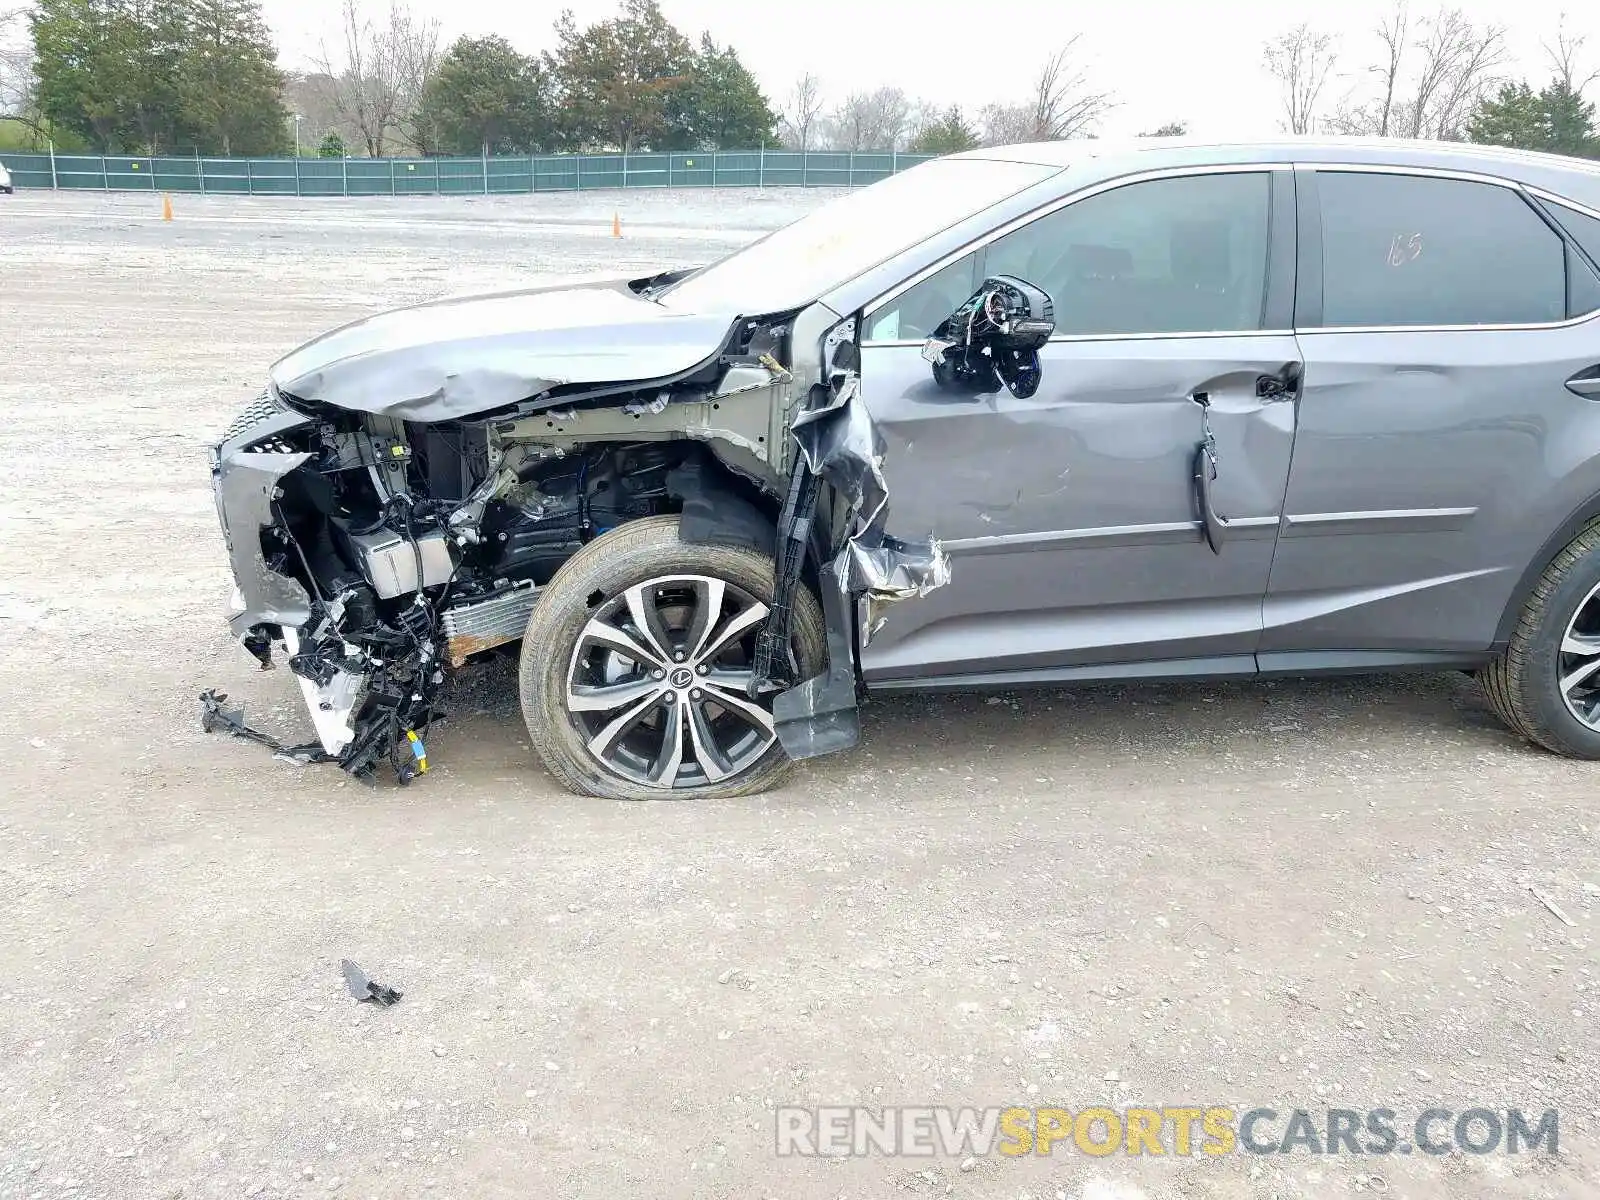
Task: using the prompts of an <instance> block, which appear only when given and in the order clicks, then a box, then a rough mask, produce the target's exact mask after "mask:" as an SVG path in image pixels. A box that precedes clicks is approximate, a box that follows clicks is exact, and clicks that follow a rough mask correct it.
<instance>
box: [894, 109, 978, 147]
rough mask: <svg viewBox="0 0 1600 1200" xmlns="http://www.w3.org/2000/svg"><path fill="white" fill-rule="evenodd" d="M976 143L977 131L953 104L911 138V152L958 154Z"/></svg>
mask: <svg viewBox="0 0 1600 1200" xmlns="http://www.w3.org/2000/svg"><path fill="white" fill-rule="evenodd" d="M977 144H978V134H977V131H976V130H974V129H973V128H972V126H971V125H969V124H967V119H966V118H965V117H963V116H962V115H961V110H960V109H959V108H957V107H955V106H954V105H952V106H951V107H950V108H947V109H946V110H945V112H944V115H943V116H942V117H940V118H939V119H938V120H937V121H935V122H933V123H932V124H931V125H926V126H924V127H923V128H922V130H921V131H920V132H919V133H918V134H917V136H916V137H914V138H912V139H911V145H910V147H909V149H910V151H911V153H912V154H959V153H961V151H963V150H971V149H972V148H973V147H974V146H976V145H977Z"/></svg>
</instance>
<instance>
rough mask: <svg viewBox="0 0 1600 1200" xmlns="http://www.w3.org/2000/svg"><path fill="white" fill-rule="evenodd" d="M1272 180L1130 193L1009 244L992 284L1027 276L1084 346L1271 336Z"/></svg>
mask: <svg viewBox="0 0 1600 1200" xmlns="http://www.w3.org/2000/svg"><path fill="white" fill-rule="evenodd" d="M1271 187H1272V181H1271V177H1270V175H1269V173H1267V172H1265V171H1255V172H1243V173H1238V174H1231V173H1230V174H1207V175H1188V176H1182V177H1177V178H1171V179H1152V180H1146V181H1145V182H1142V183H1130V184H1127V185H1125V186H1123V187H1118V188H1113V189H1112V190H1110V191H1106V192H1100V193H1098V194H1096V195H1093V196H1087V197H1085V198H1084V199H1082V200H1078V201H1075V202H1074V203H1072V204H1068V205H1067V206H1066V207H1065V208H1060V209H1057V210H1056V211H1055V212H1052V213H1048V214H1046V215H1045V216H1043V217H1040V218H1039V219H1038V220H1036V221H1033V222H1031V223H1030V224H1028V225H1025V226H1023V227H1022V228H1020V229H1017V230H1014V231H1013V232H1011V233H1008V234H1006V235H1005V236H1004V237H1002V238H999V239H997V240H996V241H995V242H993V243H992V244H991V245H990V246H989V248H988V255H987V258H986V260H985V262H984V266H983V272H984V274H985V275H1017V276H1020V277H1021V278H1023V279H1026V280H1027V281H1028V282H1030V283H1032V284H1035V285H1036V286H1038V287H1041V288H1043V289H1044V290H1045V291H1046V292H1048V293H1049V294H1050V298H1051V300H1052V301H1054V303H1055V317H1056V332H1057V333H1058V334H1068V335H1080V336H1085V335H1086V336H1097V335H1099V336H1109V335H1116V334H1168V333H1207V332H1248V331H1252V330H1258V329H1260V328H1261V327H1262V312H1263V309H1264V302H1265V292H1266V277H1267V242H1268V236H1269V232H1270V218H1269V213H1270V196H1271Z"/></svg>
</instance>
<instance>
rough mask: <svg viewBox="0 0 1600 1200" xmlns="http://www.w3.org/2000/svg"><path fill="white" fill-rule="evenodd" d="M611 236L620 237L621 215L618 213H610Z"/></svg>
mask: <svg viewBox="0 0 1600 1200" xmlns="http://www.w3.org/2000/svg"><path fill="white" fill-rule="evenodd" d="M611 236H612V237H621V236H622V217H621V216H620V215H618V214H617V213H612V214H611Z"/></svg>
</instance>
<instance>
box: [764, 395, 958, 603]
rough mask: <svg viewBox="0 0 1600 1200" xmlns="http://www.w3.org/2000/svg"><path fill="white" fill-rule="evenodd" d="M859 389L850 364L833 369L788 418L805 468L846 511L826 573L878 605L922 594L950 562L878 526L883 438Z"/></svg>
mask: <svg viewBox="0 0 1600 1200" xmlns="http://www.w3.org/2000/svg"><path fill="white" fill-rule="evenodd" d="M813 390H814V391H820V390H822V389H821V385H818V387H817V388H816V389H813ZM860 393H861V377H860V376H859V375H857V374H856V372H855V371H854V370H849V369H845V370H836V371H834V373H833V380H832V383H831V384H830V386H829V388H828V390H827V396H826V399H825V401H824V403H823V404H822V405H820V406H818V407H814V408H808V409H805V410H802V411H801V412H799V413H797V414H796V415H795V418H794V424H793V433H794V439H795V443H796V445H797V446H798V448H799V451H800V454H801V456H802V458H803V459H804V461H805V465H806V469H807V470H808V471H810V472H812V473H814V474H816V475H819V476H821V477H822V478H823V479H825V480H827V481H828V482H829V483H830V484H832V485H833V487H834V488H835V489H837V490H838V492H839V494H840V495H841V496H843V497H844V499H845V501H846V503H847V505H848V506H849V509H850V512H851V515H852V526H853V528H852V530H851V532H850V533H849V534H848V535H847V537H846V540H845V544H844V546H843V547H842V548H841V549H840V551H839V554H838V556H837V557H836V558H835V559H834V572H835V574H836V575H837V577H838V580H839V586H840V588H841V589H842V590H844V591H845V592H849V593H865V594H866V595H867V596H868V597H869V598H870V599H872V600H874V601H877V602H880V603H885V602H890V601H894V600H904V599H906V598H908V597H911V596H925V595H927V594H928V593H929V592H931V591H932V590H933V589H934V588H937V587H943V586H944V585H945V584H947V583H949V582H950V560H949V558H948V557H947V556H946V554H945V552H944V547H943V546H941V545H940V544H939V542H938V541H937V540H936V539H935V538H933V537H932V535H931V534H930V536H929V537H928V538H927V539H926V540H925V541H906V540H903V539H901V538H895V537H890V536H889V535H888V534H887V533H886V532H885V530H884V526H885V524H886V523H887V520H888V515H889V486H888V484H887V483H886V482H885V481H884V478H883V455H884V441H883V436H882V435H881V434H880V433H879V432H878V429H877V426H876V425H874V424H873V421H872V414H871V413H869V412H868V411H867V406H866V404H865V402H864V401H862V399H861V395H860Z"/></svg>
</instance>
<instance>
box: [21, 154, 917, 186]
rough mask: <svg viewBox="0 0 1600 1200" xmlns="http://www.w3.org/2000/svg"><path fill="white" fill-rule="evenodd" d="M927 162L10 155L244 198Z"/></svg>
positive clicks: (675, 178) (887, 169)
mask: <svg viewBox="0 0 1600 1200" xmlns="http://www.w3.org/2000/svg"><path fill="white" fill-rule="evenodd" d="M928 157H929V156H928V155H922V154H893V153H870V154H868V153H849V152H843V151H839V152H834V151H827V152H808V153H801V152H799V151H792V150H717V151H708V152H706V153H703V154H698V153H684V154H678V153H673V154H666V153H661V154H534V155H517V156H510V157H507V156H501V157H496V158H116V157H109V156H105V157H103V156H100V155H81V154H71V155H69V154H10V153H7V154H5V155H4V156H3V158H0V161H3V162H4V163H5V165H6V166H7V167H8V168H9V169H10V171H11V177H12V180H13V182H14V183H15V184H16V186H17V187H18V188H56V189H60V190H63V191H66V190H71V191H109V192H126V191H146V192H198V193H218V194H224V195H242V196H488V195H506V194H518V193H526V192H572V191H588V190H589V189H591V188H635V187H858V186H860V185H862V184H867V183H876V182H877V181H878V180H880V179H884V178H886V177H888V176H889V175H892V174H894V173H895V172H896V171H902V170H904V169H905V168H906V167H910V166H915V165H916V164H917V163H919V162H925V161H926V160H927V158H928Z"/></svg>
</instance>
